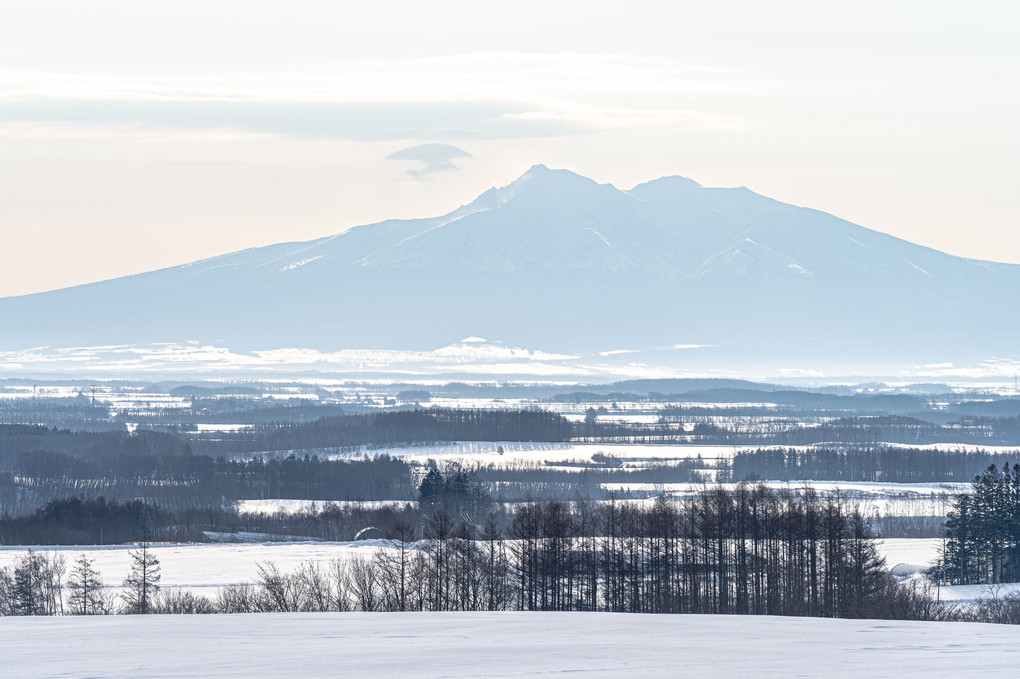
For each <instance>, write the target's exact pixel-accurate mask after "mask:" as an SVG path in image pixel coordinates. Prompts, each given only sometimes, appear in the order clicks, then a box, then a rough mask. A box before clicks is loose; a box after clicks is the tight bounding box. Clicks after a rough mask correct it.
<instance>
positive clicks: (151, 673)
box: [0, 613, 1020, 679]
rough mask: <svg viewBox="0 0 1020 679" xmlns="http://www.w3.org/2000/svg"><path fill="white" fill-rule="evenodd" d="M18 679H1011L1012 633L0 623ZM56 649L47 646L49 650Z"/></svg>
mask: <svg viewBox="0 0 1020 679" xmlns="http://www.w3.org/2000/svg"><path fill="white" fill-rule="evenodd" d="M0 638H2V639H3V641H4V643H3V644H2V645H0V666H2V667H3V673H4V675H5V676H10V677H20V678H24V679H27V678H29V677H83V676H87V677H111V678H112V677H124V678H127V677H130V678H132V679H134V678H135V677H149V678H150V679H158V678H161V677H199V676H201V677H217V678H228V677H244V678H245V679H247V678H248V677H251V676H260V677H325V676H354V677H370V676H371V677H398V676H405V675H406V676H414V677H522V676H548V675H558V674H560V673H572V674H578V675H580V676H585V677H614V678H615V677H642V678H643V679H647V678H650V677H670V678H672V677H678V676H692V677H741V678H742V679H743V678H746V677H790V676H802V677H803V676H810V677H854V678H856V677H895V678H897V679H900V678H902V677H922V676H923V677H940V676H954V677H976V676H981V677H1013V676H1016V668H1017V663H1018V662H1020V644H1018V643H1017V641H1018V639H1020V629H1018V628H1017V627H1012V626H1006V625H988V624H977V623H918V622H887V621H874V620H825V619H810V618H772V617H752V616H689V615H672V616H671V615H665V616H652V615H636V614H607V613H367V614H365V613H336V614H333V613H326V614H302V613H286V614H261V615H259V614H256V615H210V616H144V617H143V616H110V617H99V618H34V619H26V618H3V619H0ZM57 639H59V643H55V640H57Z"/></svg>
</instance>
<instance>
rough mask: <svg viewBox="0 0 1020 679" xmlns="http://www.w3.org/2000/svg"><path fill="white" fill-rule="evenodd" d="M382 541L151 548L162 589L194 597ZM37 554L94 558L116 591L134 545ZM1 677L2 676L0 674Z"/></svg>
mask: <svg viewBox="0 0 1020 679" xmlns="http://www.w3.org/2000/svg"><path fill="white" fill-rule="evenodd" d="M388 544H389V542H387V541H385V540H364V541H361V542H266V543H256V544H247V543H244V544H233V543H231V544H185V545H161V544H152V545H149V550H150V551H151V552H152V553H153V554H154V555H155V556H156V558H157V559H159V562H160V569H161V572H162V579H161V580H160V585H161V586H163V587H172V588H181V589H188V590H192V591H195V592H197V593H204V594H213V593H214V590H215V588H217V587H222V586H223V585H236V584H241V583H245V582H252V581H253V580H254V579H255V577H256V575H257V574H258V565H259V564H260V563H263V562H265V561H271V562H273V563H274V564H276V565H277V567H279V569H280V570H281V571H283V572H289V571H293V570H296V569H297V567H298V566H299V565H300V564H302V563H304V562H306V561H319V562H322V563H323V564H325V562H328V561H329V560H331V559H336V558H351V557H353V556H355V555H359V554H360V555H363V556H366V557H368V556H371V555H372V553H373V552H374V551H375V550H376V549H377V548H378V547H381V546H385V545H388ZM28 549H29V548H28V547H0V568H3V567H4V566H9V565H11V564H12V563H13V562H14V561H16V560H18V559H19V558H21V557H22V556H23V555H24V554H25V553H26V552H27V551H28ZM32 549H34V550H36V551H44V552H47V553H56V554H59V555H61V556H63V557H64V561H65V562H66V565H67V567H68V569H70V568H71V567H72V566H73V565H74V560H75V559H77V558H78V555H80V554H85V555H86V556H87V557H88V558H90V559H95V564H94V567H95V568H96V570H98V571H99V572H100V574H101V575H102V578H103V582H104V583H105V584H106V585H108V586H115V587H116V586H119V585H120V583H121V582H122V581H123V579H124V577H125V576H126V575H127V574H128V571H129V570H130V567H131V555H130V552H131V551H132V550H134V549H135V546H133V545H107V546H99V545H82V546H80V547H67V546H40V547H33V548H32ZM0 675H2V672H0Z"/></svg>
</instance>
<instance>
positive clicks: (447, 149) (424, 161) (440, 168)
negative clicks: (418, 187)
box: [386, 144, 473, 179]
mask: <svg viewBox="0 0 1020 679" xmlns="http://www.w3.org/2000/svg"><path fill="white" fill-rule="evenodd" d="M471 157H473V156H472V155H471V154H470V153H468V152H467V151H465V150H463V149H459V148H457V147H456V146H450V145H449V144H421V145H419V146H412V147H411V148H406V149H403V150H401V151H397V152H396V153H391V154H390V155H388V156H386V158H387V159H388V160H413V161H415V162H417V163H420V164H421V168H420V169H411V170H408V171H407V174H408V175H410V176H411V177H414V178H416V179H425V178H427V177H428V176H429V175H431V174H434V173H436V172H449V171H450V170H459V169H460V168H459V167H457V166H456V165H454V163H453V161H454V159H455V158H471Z"/></svg>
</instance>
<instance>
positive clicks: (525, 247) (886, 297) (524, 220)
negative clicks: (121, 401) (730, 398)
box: [0, 165, 1020, 360]
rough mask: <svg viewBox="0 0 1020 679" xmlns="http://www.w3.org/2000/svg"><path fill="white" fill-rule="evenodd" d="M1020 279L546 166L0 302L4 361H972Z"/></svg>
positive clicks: (844, 228)
mask: <svg viewBox="0 0 1020 679" xmlns="http://www.w3.org/2000/svg"><path fill="white" fill-rule="evenodd" d="M1018 284H1020V266H1018V265H1010V264H1001V263H995V262H985V261H982V260H972V259H965V258H960V257H955V256H953V255H949V254H946V253H943V252H940V251H937V250H934V249H932V248H927V247H924V246H920V245H916V244H913V243H910V242H908V241H905V240H902V239H899V238H896V237H894V236H890V235H887V234H882V233H880V232H877V231H874V230H871V229H867V228H865V227H862V226H859V225H856V224H853V223H851V222H848V221H845V220H842V219H839V218H838V217H835V216H833V215H831V214H828V213H825V212H821V211H818V210H813V209H811V208H806V207H799V206H795V205H790V204H788V203H783V202H781V201H777V200H774V199H772V198H768V197H766V196H762V195H760V194H757V193H755V192H753V191H751V190H750V189H747V188H746V187H739V188H733V189H720V188H706V187H703V186H701V185H700V184H698V183H697V182H695V181H693V180H690V179H687V178H684V177H679V176H670V177H662V178H659V179H655V180H651V181H648V182H644V183H642V184H638V185H637V186H635V187H634V188H632V189H630V190H628V191H624V190H620V189H617V188H616V187H614V186H612V185H611V184H599V183H597V182H595V181H593V180H591V179H588V178H586V177H582V176H581V175H577V174H575V173H573V172H570V171H568V170H555V169H549V168H547V167H545V166H544V165H536V166H533V167H532V168H530V169H529V170H528V171H527V172H525V173H524V174H523V175H521V177H519V178H518V179H517V180H515V181H514V182H512V183H511V184H508V185H507V186H505V187H499V188H496V187H494V188H492V189H489V190H487V191H485V192H483V193H482V194H481V195H479V196H478V197H476V198H475V199H474V200H472V201H470V202H468V203H466V204H464V205H462V206H460V207H458V208H457V209H456V210H453V211H451V212H449V213H447V214H446V215H441V216H438V217H431V218H424V219H411V220H386V221H383V222H378V223H375V224H369V225H362V226H356V227H353V228H351V229H348V230H347V231H344V232H341V233H338V234H334V235H332V236H326V237H322V238H318V239H314V240H310V241H296V242H290V243H277V244H274V245H269V246H264V247H259V248H248V249H245V250H240V251H237V252H233V253H227V254H224V255H219V256H216V257H212V258H207V259H203V260H198V261H195V262H190V263H187V264H183V265H179V266H174V267H167V268H164V269H159V270H156V271H151V272H146V273H142V274H135V275H133V276H127V277H121V278H115V279H110V280H107V281H101V282H98V283H90V284H85V285H81V286H75V287H71V288H64V289H61V290H55V291H49V292H43V293H35V294H33V295H26V296H20V297H7V298H0V318H5V319H7V320H8V323H7V324H6V325H7V328H6V329H5V330H4V331H3V332H2V333H0V349H17V348H24V347H28V346H39V345H49V346H79V345H89V344H124V343H142V342H154V341H202V342H205V341H214V342H224V343H226V344H228V345H230V346H236V347H241V348H244V349H254V348H272V347H301V346H305V347H314V348H321V349H337V348H377V347H378V348H401V349H404V348H407V349H418V348H428V347H433V348H434V347H436V346H445V345H446V344H449V343H450V342H452V341H455V340H456V339H457V338H460V337H466V336H481V337H488V338H496V339H500V340H504V341H506V342H508V343H510V344H512V345H516V346H528V347H536V348H543V349H545V348H548V349H551V350H557V351H563V350H567V351H582V352H584V351H590V352H597V351H605V350H614V349H619V348H620V347H622V346H626V347H628V348H629V347H632V346H633V347H636V348H637V349H644V350H648V351H661V350H662V348H663V347H671V346H674V345H702V346H705V345H707V346H712V347H728V348H729V350H730V351H731V352H737V353H743V354H747V353H749V352H750V353H751V354H754V355H758V356H760V357H762V358H763V359H766V358H769V357H771V356H775V355H779V354H783V355H796V352H797V351H800V352H801V355H803V356H805V357H807V356H812V355H825V354H827V353H828V354H831V353H832V352H833V351H839V352H847V353H848V354H852V355H853V357H854V359H855V360H857V359H860V360H885V358H892V357H893V356H901V357H902V356H908V355H917V354H929V353H930V354H932V356H936V355H937V356H938V358H937V360H963V358H964V357H970V358H973V357H974V356H977V355H978V354H982V355H983V358H987V357H988V356H992V355H997V354H1002V353H1003V352H1010V351H1012V346H1013V345H1012V343H1011V337H1012V335H1013V334H1015V332H1016V330H1018V329H1020V328H1018V327H1017V324H1018V321H1017V320H1015V319H1017V318H1018V317H1020V313H1018V312H1020V305H1018V303H1017V302H1016V301H1015V300H1013V299H1012V297H1013V296H1012V295H1011V294H1009V293H1010V291H1011V290H1015V289H1017V285H1018ZM936 332H937V333H938V334H939V341H938V342H935V343H933V342H932V340H931V335H932V333H936ZM926 337H927V338H928V339H927V340H925V338H926ZM924 341H927V343H928V345H929V346H928V347H927V348H925V347H921V348H920V350H918V343H919V342H924ZM939 342H944V346H938V344H939ZM687 353H688V354H689V353H690V352H687ZM704 353H712V352H704ZM715 354H717V355H718V356H719V357H722V356H724V354H726V351H716V352H715ZM663 360H665V359H663ZM669 360H690V358H689V356H684V357H683V358H678V357H671V358H670V359H669ZM932 360H936V359H935V358H933V359H932Z"/></svg>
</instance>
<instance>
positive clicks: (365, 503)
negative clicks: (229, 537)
mask: <svg viewBox="0 0 1020 679" xmlns="http://www.w3.org/2000/svg"><path fill="white" fill-rule="evenodd" d="M327 504H330V505H338V506H340V507H351V506H354V507H363V508H366V509H380V508H382V507H403V506H404V505H411V506H413V507H416V506H417V505H418V501H417V500H415V501H410V500H407V501H402V500H292V499H286V498H276V499H268V500H241V501H240V502H238V503H237V511H238V512H239V513H241V514H275V513H277V512H285V513H287V514H297V513H298V512H304V511H316V510H317V509H321V508H322V507H323V506H324V505H327Z"/></svg>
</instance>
